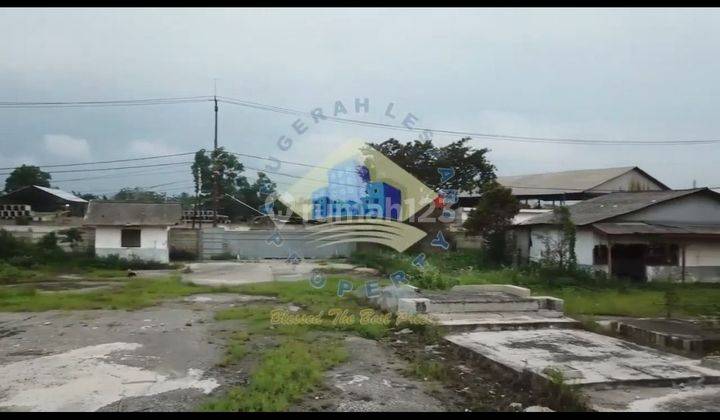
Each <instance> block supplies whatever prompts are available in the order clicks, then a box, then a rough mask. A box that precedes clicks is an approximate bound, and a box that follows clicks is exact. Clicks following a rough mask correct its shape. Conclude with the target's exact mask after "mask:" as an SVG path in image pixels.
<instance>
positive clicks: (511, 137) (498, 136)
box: [219, 96, 720, 146]
mask: <svg viewBox="0 0 720 420" xmlns="http://www.w3.org/2000/svg"><path fill="white" fill-rule="evenodd" d="M219 98H221V99H219V101H221V102H224V103H228V104H232V105H238V106H243V107H248V108H254V109H259V110H264V111H270V112H276V113H282V114H287V115H296V116H303V117H310V118H319V117H317V116H316V115H313V114H312V113H310V112H306V111H300V110H297V109H292V108H285V107H278V106H274V105H266V104H262V103H258V102H252V101H245V100H242V99H236V98H230V97H223V96H220V97H219ZM322 119H327V120H330V121H334V122H338V123H345V124H353V125H361V126H367V127H377V128H384V129H390V130H399V131H411V132H423V131H430V132H433V133H442V134H448V135H455V136H463V137H481V138H484V139H486V140H500V141H513V142H521V143H556V144H579V145H606V146H607V145H611V146H643V145H655V146H676V145H701V144H716V143H720V139H701V140H604V139H581V138H557V137H532V136H514V135H507V134H493V133H480V132H474V131H461V130H448V129H439V128H429V127H410V128H408V127H406V126H404V125H394V124H387V123H379V122H372V121H363V120H357V119H351V118H341V117H334V116H329V115H323V116H322Z"/></svg>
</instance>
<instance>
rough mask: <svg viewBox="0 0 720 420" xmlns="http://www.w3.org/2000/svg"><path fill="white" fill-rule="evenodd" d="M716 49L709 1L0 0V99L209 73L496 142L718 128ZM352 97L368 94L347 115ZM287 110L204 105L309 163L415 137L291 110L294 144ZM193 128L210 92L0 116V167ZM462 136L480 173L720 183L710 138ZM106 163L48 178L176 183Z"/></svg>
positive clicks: (260, 98) (139, 93) (134, 91)
mask: <svg viewBox="0 0 720 420" xmlns="http://www.w3.org/2000/svg"><path fill="white" fill-rule="evenodd" d="M718 51H720V11H718V10H702V9H685V10H683V9H668V10H658V9H640V10H613V9H600V10H597V9H596V10H593V9H577V10H568V9H548V10H523V9H507V10H496V9H477V10H468V9H462V10H453V9H429V10H428V9H426V10H378V9H351V10H323V9H303V10H294V9H273V10H258V9H245V10H222V9H218V10H216V9H213V10H197V9H183V10H153V9H141V10H127V9H122V10H112V9H99V10H83V9H69V10H43V9H31V10H24V9H2V10H0V101H46V100H47V101H74V100H106V99H137V98H156V97H178V96H195V95H212V93H213V79H216V78H217V79H218V81H217V88H218V94H219V95H223V96H228V97H235V98H240V99H243V100H248V101H254V102H259V103H264V104H270V105H276V106H282V107H289V108H294V109H301V110H306V111H310V110H312V109H313V108H316V107H321V108H322V109H323V110H324V112H325V113H328V114H332V112H333V109H334V105H335V102H336V101H342V103H343V104H344V106H345V107H346V108H347V110H348V114H347V115H345V117H347V118H354V119H361V120H368V121H375V122H381V123H388V124H400V123H401V122H402V119H403V118H404V116H405V115H407V114H408V113H412V114H413V115H415V116H416V117H417V119H418V121H417V123H416V125H418V126H425V127H432V128H442V129H449V130H460V131H473V132H491V133H502V134H507V135H520V136H540V137H574V138H588V139H611V140H692V139H720V118H718V110H719V109H720V106H719V105H720V83H719V82H720V54H718ZM355 98H361V99H364V98H368V100H369V105H370V106H369V108H370V111H369V112H368V113H367V114H366V113H364V112H362V110H361V112H360V113H356V112H355V105H354V103H355ZM389 103H393V104H394V108H393V112H392V113H393V114H394V115H396V118H395V119H392V118H390V117H388V116H386V115H385V110H386V107H387V105H388V104H389ZM341 116H342V115H341ZM296 118H297V117H294V116H291V115H285V114H279V113H272V112H267V111H260V110H254V109H249V108H243V107H238V106H233V105H228V104H221V106H220V118H219V120H220V122H219V139H220V144H221V145H223V146H226V147H227V148H228V149H229V150H232V151H236V152H242V153H249V154H255V155H262V156H275V157H278V158H280V159H285V160H292V161H297V162H307V163H319V162H320V161H321V160H322V158H323V157H324V154H325V153H326V151H328V150H331V149H332V148H333V145H336V144H338V143H341V142H343V141H344V140H346V139H350V138H362V139H367V140H373V141H382V140H385V139H387V138H389V137H391V136H393V137H396V138H398V139H400V140H404V141H407V140H412V139H413V138H416V137H417V134H413V133H409V132H401V131H389V130H385V129H378V128H367V127H360V126H356V125H341V124H337V123H333V122H329V121H321V122H320V123H318V124H315V123H314V122H313V121H312V119H307V118H306V119H305V123H306V125H307V126H308V131H307V132H305V133H304V134H302V135H297V134H296V133H294V131H293V129H292V127H291V124H292V123H293V121H295V120H296ZM212 133H213V114H212V105H211V104H210V103H197V104H179V105H163V106H147V107H128V108H122V107H111V108H92V109H77V108H71V109H0V167H10V166H15V165H18V164H21V163H33V164H53V163H73V162H88V161H97V160H109V159H123V158H132V157H142V156H150V155H158V154H167V153H177V152H188V151H195V150H197V149H199V148H202V147H212V136H213V134H212ZM291 134H294V135H293V136H292V137H293V140H294V143H293V146H292V147H291V149H290V150H288V151H281V150H279V149H278V147H277V145H276V141H277V138H278V137H280V136H281V135H291ZM457 138H458V137H457V136H446V135H437V134H436V135H435V136H434V137H433V141H435V142H436V143H439V144H446V143H448V142H450V141H452V140H456V139H457ZM473 145H475V146H477V147H488V148H490V149H491V150H492V151H491V152H490V154H489V157H490V159H491V161H492V162H493V163H495V164H496V166H497V168H498V173H499V174H500V175H515V174H523V173H535V172H544V171H557V170H563V169H581V168H599V167H614V166H634V165H637V166H640V167H641V168H643V169H645V170H646V171H647V172H649V173H650V174H652V175H654V176H655V177H657V178H658V179H660V180H661V181H663V182H665V183H666V184H668V185H669V186H671V187H674V188H688V187H691V186H692V183H693V180H696V181H697V184H698V185H700V186H703V185H707V186H719V185H720V171H718V170H717V169H716V168H717V164H716V161H717V160H718V156H719V155H720V153H718V152H720V144H715V145H701V146H688V145H682V146H663V147H660V146H578V145H558V144H526V143H511V142H507V141H497V140H495V141H489V140H484V139H479V138H478V139H475V140H473ZM185 159H187V158H177V159H174V160H173V159H166V160H163V161H162V162H172V161H182V160H185ZM242 161H243V162H244V163H246V164H247V165H248V166H253V167H257V168H262V167H264V166H265V164H266V163H267V162H263V161H258V160H255V159H242ZM153 162H154V161H146V162H138V163H132V164H143V163H144V164H148V163H153ZM160 162H161V161H158V163H160ZM66 169H67V168H66ZM282 171H285V172H288V173H293V174H301V173H302V172H303V168H302V167H290V166H287V167H283V168H282ZM115 174H116V176H112V175H111V174H110V173H57V174H54V175H53V179H54V180H63V179H77V178H83V177H84V178H86V179H83V180H78V181H59V182H53V186H59V187H62V188H63V189H67V190H75V191H82V192H105V193H110V192H113V191H116V189H117V188H118V187H120V186H150V185H157V184H164V183H171V182H177V183H176V184H171V185H168V186H166V187H165V188H168V192H170V193H176V192H179V191H182V190H183V188H184V185H186V184H184V183H183V182H182V181H183V180H187V181H188V183H189V181H190V179H191V178H190V175H189V173H187V171H186V170H185V169H184V168H183V167H178V166H171V167H163V168H152V169H145V170H138V169H135V170H126V171H118V172H116V173H115ZM98 175H100V177H99V176H98ZM108 175H111V176H108ZM248 176H249V177H251V178H252V177H254V171H253V170H248ZM3 178H4V176H3V175H0V179H3ZM273 178H274V179H276V180H277V181H279V182H290V181H292V178H283V177H280V176H276V177H273ZM560 187H561V186H560ZM159 189H162V188H159ZM187 190H188V191H189V190H190V189H189V188H188V189H187Z"/></svg>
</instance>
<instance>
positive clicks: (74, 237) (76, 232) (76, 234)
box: [60, 228, 83, 252]
mask: <svg viewBox="0 0 720 420" xmlns="http://www.w3.org/2000/svg"><path fill="white" fill-rule="evenodd" d="M60 234H61V235H62V238H61V239H60V242H61V243H64V244H69V245H70V249H71V250H72V251H73V252H77V248H78V245H79V244H80V243H81V242H82V240H83V238H82V232H80V229H78V228H70V229H66V230H62V231H60Z"/></svg>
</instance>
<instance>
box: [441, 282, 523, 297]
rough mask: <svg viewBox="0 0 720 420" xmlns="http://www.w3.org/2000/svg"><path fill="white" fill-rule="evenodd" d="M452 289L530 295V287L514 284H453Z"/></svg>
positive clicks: (521, 295)
mask: <svg viewBox="0 0 720 420" xmlns="http://www.w3.org/2000/svg"><path fill="white" fill-rule="evenodd" d="M451 290H452V291H458V292H464V291H466V292H470V293H473V292H503V293H507V294H509V295H514V296H518V297H529V296H530V289H528V288H525V287H520V286H513V285H512V284H470V285H464V286H453V288H452V289H451Z"/></svg>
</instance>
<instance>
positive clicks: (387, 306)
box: [371, 284, 419, 312]
mask: <svg viewBox="0 0 720 420" xmlns="http://www.w3.org/2000/svg"><path fill="white" fill-rule="evenodd" d="M418 293H419V290H418V288H417V287H414V286H410V285H407V284H403V285H400V286H394V285H393V286H387V287H383V288H382V289H381V290H380V297H379V298H377V300H375V301H374V302H372V301H371V303H375V304H377V305H378V306H379V307H380V309H382V310H383V311H386V312H397V310H398V299H400V298H413V297H418V296H419V294H418Z"/></svg>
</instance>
